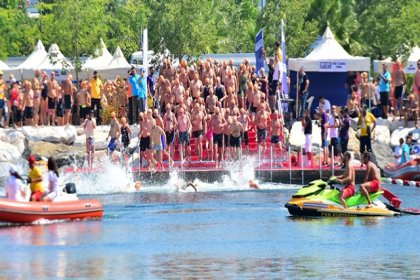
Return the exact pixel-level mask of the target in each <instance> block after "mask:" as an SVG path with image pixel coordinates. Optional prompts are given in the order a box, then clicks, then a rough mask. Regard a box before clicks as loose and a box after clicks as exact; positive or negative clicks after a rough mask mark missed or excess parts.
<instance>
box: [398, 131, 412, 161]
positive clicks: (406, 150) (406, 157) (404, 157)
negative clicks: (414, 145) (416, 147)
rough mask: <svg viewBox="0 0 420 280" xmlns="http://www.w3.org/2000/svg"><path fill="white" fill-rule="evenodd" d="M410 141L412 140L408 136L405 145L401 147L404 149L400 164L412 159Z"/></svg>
mask: <svg viewBox="0 0 420 280" xmlns="http://www.w3.org/2000/svg"><path fill="white" fill-rule="evenodd" d="M409 141H410V139H409V138H408V137H407V138H406V139H405V143H404V145H403V146H402V148H401V150H402V151H401V160H400V164H404V163H406V162H408V161H410V160H411V157H410V146H409Z"/></svg>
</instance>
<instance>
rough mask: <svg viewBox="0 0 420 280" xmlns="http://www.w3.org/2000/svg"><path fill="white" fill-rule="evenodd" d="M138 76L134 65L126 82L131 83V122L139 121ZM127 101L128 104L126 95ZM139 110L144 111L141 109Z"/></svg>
mask: <svg viewBox="0 0 420 280" xmlns="http://www.w3.org/2000/svg"><path fill="white" fill-rule="evenodd" d="M139 80H140V76H139V75H138V74H137V73H136V69H135V68H134V67H132V68H131V72H130V77H129V78H128V82H129V83H130V85H131V112H132V121H133V123H136V124H137V123H139V92H140V85H139ZM128 102H129V104H130V97H128ZM141 112H144V110H143V111H141Z"/></svg>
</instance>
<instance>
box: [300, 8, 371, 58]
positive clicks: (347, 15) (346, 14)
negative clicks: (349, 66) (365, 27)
mask: <svg viewBox="0 0 420 280" xmlns="http://www.w3.org/2000/svg"><path fill="white" fill-rule="evenodd" d="M355 8H356V4H355V0H329V1H324V0H313V2H312V4H311V8H310V10H309V12H308V17H307V19H308V20H315V21H317V22H318V23H319V24H318V26H319V33H320V34H322V33H323V32H324V30H325V28H326V27H327V26H329V27H330V28H331V30H332V31H333V33H334V35H335V39H336V40H337V41H338V42H339V43H340V44H341V45H342V46H343V47H344V49H346V50H347V51H348V52H350V53H351V54H353V55H358V54H361V53H363V52H365V51H366V49H365V48H364V45H363V44H362V43H360V42H359V40H358V36H357V33H358V29H359V22H358V19H357V15H356V10H355Z"/></svg>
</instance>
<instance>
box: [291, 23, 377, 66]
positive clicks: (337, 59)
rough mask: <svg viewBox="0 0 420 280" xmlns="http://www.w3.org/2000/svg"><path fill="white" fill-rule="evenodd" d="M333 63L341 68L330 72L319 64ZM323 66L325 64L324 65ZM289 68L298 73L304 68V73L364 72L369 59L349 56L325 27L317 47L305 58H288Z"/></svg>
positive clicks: (368, 64)
mask: <svg viewBox="0 0 420 280" xmlns="http://www.w3.org/2000/svg"><path fill="white" fill-rule="evenodd" d="M324 63H327V64H328V63H333V64H337V65H340V64H341V68H340V69H338V68H334V69H331V70H328V69H325V68H322V67H321V64H324ZM324 65H325V64H324ZM289 67H290V69H291V70H294V71H298V70H299V68H300V67H304V68H305V70H306V71H316V72H322V71H328V72H346V71H357V70H365V71H369V68H370V59H369V58H368V57H357V56H351V55H350V54H349V53H348V52H346V50H345V49H344V48H343V47H342V46H341V45H340V44H339V43H338V42H337V41H336V40H335V38H334V35H333V33H332V32H331V29H330V28H329V27H327V28H326V29H325V32H324V35H323V36H322V38H321V40H320V42H319V43H318V45H317V46H316V47H315V48H314V49H313V50H312V52H311V53H310V54H308V55H307V56H306V57H305V58H290V59H289Z"/></svg>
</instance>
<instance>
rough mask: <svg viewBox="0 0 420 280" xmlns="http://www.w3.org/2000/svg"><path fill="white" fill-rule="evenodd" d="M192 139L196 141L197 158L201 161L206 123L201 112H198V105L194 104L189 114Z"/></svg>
mask: <svg viewBox="0 0 420 280" xmlns="http://www.w3.org/2000/svg"><path fill="white" fill-rule="evenodd" d="M191 125H192V137H193V138H195V139H196V142H197V145H196V146H197V148H198V157H199V158H200V160H203V147H202V144H203V136H204V133H205V132H206V121H205V118H204V113H203V111H201V110H200V104H199V103H195V104H194V108H193V110H192V112H191Z"/></svg>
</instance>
